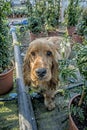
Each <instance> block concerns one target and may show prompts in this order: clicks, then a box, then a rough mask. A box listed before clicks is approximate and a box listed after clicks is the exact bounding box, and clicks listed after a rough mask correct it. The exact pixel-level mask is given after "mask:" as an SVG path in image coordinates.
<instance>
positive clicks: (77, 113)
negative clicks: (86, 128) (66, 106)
mask: <svg viewBox="0 0 87 130" xmlns="http://www.w3.org/2000/svg"><path fill="white" fill-rule="evenodd" d="M70 111H71V114H72V115H74V116H76V117H77V118H78V119H79V120H80V122H81V123H82V122H83V121H84V119H85V117H84V111H83V109H82V108H81V107H79V106H78V107H77V106H74V105H71V108H70Z"/></svg>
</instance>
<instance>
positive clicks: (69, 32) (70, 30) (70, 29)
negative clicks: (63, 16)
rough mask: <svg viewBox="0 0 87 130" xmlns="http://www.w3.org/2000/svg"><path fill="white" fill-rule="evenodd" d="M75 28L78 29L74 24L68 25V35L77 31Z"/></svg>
mask: <svg viewBox="0 0 87 130" xmlns="http://www.w3.org/2000/svg"><path fill="white" fill-rule="evenodd" d="M75 29H76V27H74V26H70V27H67V31H68V35H69V36H72V35H73V33H74V32H75Z"/></svg>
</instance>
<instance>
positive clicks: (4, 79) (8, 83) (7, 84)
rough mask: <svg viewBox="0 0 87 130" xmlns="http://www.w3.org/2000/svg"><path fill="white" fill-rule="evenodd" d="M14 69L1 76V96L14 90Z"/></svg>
mask: <svg viewBox="0 0 87 130" xmlns="http://www.w3.org/2000/svg"><path fill="white" fill-rule="evenodd" d="M13 69H14V67H13V68H12V69H10V70H9V71H8V72H6V73H3V74H0V95H3V94H6V93H8V92H9V91H10V90H11V89H12V88H13Z"/></svg>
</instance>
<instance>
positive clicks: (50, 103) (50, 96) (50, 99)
mask: <svg viewBox="0 0 87 130" xmlns="http://www.w3.org/2000/svg"><path fill="white" fill-rule="evenodd" d="M43 95H44V104H45V106H46V107H47V109H48V110H53V109H54V108H55V101H54V91H53V90H48V91H46V92H45V93H44V94H43Z"/></svg>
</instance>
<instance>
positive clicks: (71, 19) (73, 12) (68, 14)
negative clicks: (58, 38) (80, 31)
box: [65, 0, 80, 36]
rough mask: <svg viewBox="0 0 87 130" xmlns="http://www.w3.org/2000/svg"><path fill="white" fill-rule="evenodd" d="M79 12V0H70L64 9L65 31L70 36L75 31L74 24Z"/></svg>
mask: <svg viewBox="0 0 87 130" xmlns="http://www.w3.org/2000/svg"><path fill="white" fill-rule="evenodd" d="M79 13H80V7H79V1H78V0H76V1H73V0H70V1H69V5H68V7H67V9H66V11H65V20H66V23H67V31H68V34H69V35H70V36H72V34H73V33H74V31H75V25H76V24H77V22H78V16H79Z"/></svg>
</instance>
